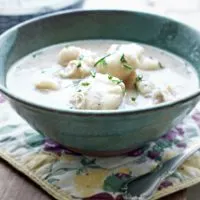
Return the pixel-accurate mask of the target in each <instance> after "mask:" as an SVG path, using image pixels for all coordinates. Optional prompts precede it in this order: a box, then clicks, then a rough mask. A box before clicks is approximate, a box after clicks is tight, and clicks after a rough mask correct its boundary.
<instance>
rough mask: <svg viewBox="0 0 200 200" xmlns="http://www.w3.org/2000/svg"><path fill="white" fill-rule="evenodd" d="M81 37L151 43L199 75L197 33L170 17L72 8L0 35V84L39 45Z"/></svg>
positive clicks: (198, 35)
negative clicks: (172, 55) (193, 69)
mask: <svg viewBox="0 0 200 200" xmlns="http://www.w3.org/2000/svg"><path fill="white" fill-rule="evenodd" d="M84 39H120V40H129V41H134V42H140V43H145V44H149V45H153V46H156V47H159V48H162V49H165V50H167V51H170V52H172V53H175V54H177V55H179V56H180V57H182V58H184V59H186V60H187V61H189V62H190V63H191V64H192V65H193V66H194V67H195V68H196V71H197V73H198V76H199V77H200V68H199V65H200V33H199V32H198V31H196V30H193V29H192V28H190V27H188V26H186V25H183V24H181V23H178V22H176V21H172V20H170V19H167V18H164V17H160V16H155V15H151V14H146V13H139V12H128V11H109V10H107V11H74V12H64V13H58V14H53V15H47V16H45V17H40V18H37V19H35V20H31V21H29V22H25V23H23V24H21V25H19V26H16V27H14V28H12V29H10V30H8V31H7V32H6V33H4V34H3V35H1V36H0V49H1V50H0V58H1V59H0V84H2V85H3V86H5V78H6V73H7V71H8V69H9V67H10V66H11V65H12V64H13V63H14V62H16V61H17V60H18V59H20V58H22V57H23V56H25V55H27V54H29V53H31V52H33V51H35V50H38V49H40V48H43V47H46V46H49V45H53V44H57V43H62V42H67V41H73V40H84Z"/></svg>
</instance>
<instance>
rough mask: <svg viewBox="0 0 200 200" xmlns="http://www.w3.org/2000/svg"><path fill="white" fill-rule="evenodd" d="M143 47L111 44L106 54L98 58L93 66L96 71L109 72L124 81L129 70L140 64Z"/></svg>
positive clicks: (129, 72)
mask: <svg viewBox="0 0 200 200" xmlns="http://www.w3.org/2000/svg"><path fill="white" fill-rule="evenodd" d="M143 51H144V48H143V47H141V46H139V45H136V44H125V45H112V46H111V47H110V49H108V52H107V55H106V56H105V57H103V58H100V59H99V60H98V61H97V62H96V63H95V66H96V68H97V71H98V72H100V73H103V74H110V75H112V76H115V77H117V78H119V79H121V80H123V81H125V80H126V79H127V78H128V76H129V75H130V74H131V72H132V71H133V70H134V69H135V68H137V67H138V66H139V65H140V56H141V55H142V53H143Z"/></svg>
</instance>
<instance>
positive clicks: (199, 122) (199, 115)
mask: <svg viewBox="0 0 200 200" xmlns="http://www.w3.org/2000/svg"><path fill="white" fill-rule="evenodd" d="M192 119H193V120H194V121H195V122H196V123H197V125H198V126H200V112H196V113H195V114H193V115H192Z"/></svg>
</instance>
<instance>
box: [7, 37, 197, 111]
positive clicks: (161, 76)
mask: <svg viewBox="0 0 200 200" xmlns="http://www.w3.org/2000/svg"><path fill="white" fill-rule="evenodd" d="M7 87H8V89H9V90H10V91H11V92H12V93H14V94H16V95H17V96H20V97H22V98H25V99H27V100H28V101H30V102H36V103H39V104H41V105H46V106H50V107H54V108H59V109H69V108H70V109H85V110H114V109H138V108H143V107H150V106H153V105H156V104H160V103H164V102H168V101H174V100H176V99H179V98H182V97H184V96H187V95H189V94H191V93H192V92H194V91H195V90H197V89H198V87H199V82H198V78H197V75H196V72H195V71H194V69H193V68H192V66H191V65H190V64H189V63H188V62H186V61H185V60H183V59H181V58H179V57H177V56H175V55H173V54H171V53H168V52H166V51H163V50H161V49H158V48H155V47H152V46H148V45H143V44H136V43H130V42H126V41H118V40H117V41H116V40H85V41H75V42H70V43H66V44H58V45H54V46H50V47H47V48H44V49H41V50H39V51H37V52H34V53H32V54H30V55H28V56H26V57H24V58H23V59H21V60H19V61H18V62H16V63H15V64H14V65H13V66H12V67H11V69H10V70H9V72H8V74H7Z"/></svg>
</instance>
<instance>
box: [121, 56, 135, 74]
mask: <svg viewBox="0 0 200 200" xmlns="http://www.w3.org/2000/svg"><path fill="white" fill-rule="evenodd" d="M120 61H121V63H122V64H123V66H124V67H125V68H126V69H129V70H132V69H133V68H132V66H131V65H129V64H127V61H126V59H125V55H124V54H122V56H121V58H120Z"/></svg>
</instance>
